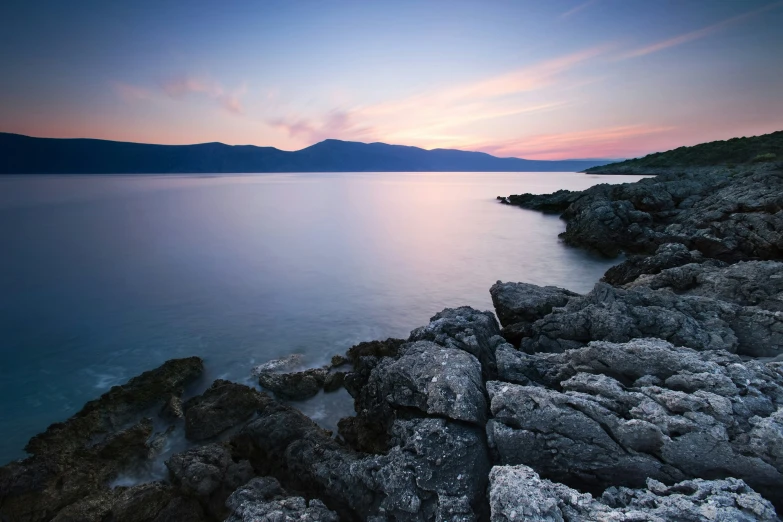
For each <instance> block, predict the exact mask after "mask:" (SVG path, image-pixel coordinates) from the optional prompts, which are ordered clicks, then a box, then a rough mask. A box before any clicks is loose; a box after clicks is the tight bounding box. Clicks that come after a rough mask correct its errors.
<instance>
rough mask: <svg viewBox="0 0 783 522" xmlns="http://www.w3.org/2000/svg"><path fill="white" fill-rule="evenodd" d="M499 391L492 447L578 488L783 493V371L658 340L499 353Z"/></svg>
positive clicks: (504, 458) (490, 387)
mask: <svg viewBox="0 0 783 522" xmlns="http://www.w3.org/2000/svg"><path fill="white" fill-rule="evenodd" d="M497 354H498V361H499V369H500V372H499V373H500V375H502V376H503V377H511V379H512V380H515V381H517V382H521V383H522V384H523V385H517V384H511V383H507V382H490V383H487V391H488V393H489V396H490V399H491V406H490V410H491V415H492V418H491V419H490V421H489V422H488V424H487V433H488V439H489V441H490V447H491V448H492V450H493V451H494V452H495V455H496V456H497V458H498V459H499V462H500V463H501V464H509V465H516V464H525V465H528V466H531V467H533V468H534V469H535V470H536V471H537V472H539V473H542V474H543V475H545V476H547V477H549V478H551V479H553V480H557V481H559V482H563V483H565V484H568V485H571V486H573V487H579V488H587V489H592V490H599V489H602V488H605V487H608V486H613V485H623V486H630V487H642V486H643V485H644V480H645V479H646V478H647V477H652V478H654V479H656V480H660V481H663V482H667V483H672V482H676V481H680V480H684V479H688V478H699V477H711V478H723V477H735V478H741V479H743V480H745V481H746V482H747V483H748V484H750V485H751V487H753V488H754V489H755V490H756V491H758V492H760V493H761V494H762V495H764V496H766V497H767V498H769V499H770V500H773V501H774V500H775V498H776V494H775V493H774V491H777V490H778V489H779V488H780V487H782V486H783V467H781V459H780V457H779V455H780V447H781V443H780V440H781V439H780V437H781V425H780V414H779V413H777V412H778V411H779V410H780V408H781V406H783V364H781V363H775V362H770V363H762V362H759V361H742V360H741V359H739V358H738V357H737V356H735V355H732V354H729V353H727V352H714V351H706V352H697V351H694V350H691V349H688V348H682V347H674V346H672V345H671V344H669V343H666V342H663V341H660V340H655V339H637V340H634V341H631V342H628V343H623V344H615V343H608V342H593V343H590V344H589V345H588V346H587V347H585V348H581V349H577V350H570V351H567V352H565V353H561V354H534V355H529V354H524V353H521V352H515V351H514V350H513V348H510V347H500V348H499V349H498V352H497Z"/></svg>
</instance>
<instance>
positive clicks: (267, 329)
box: [0, 173, 639, 464]
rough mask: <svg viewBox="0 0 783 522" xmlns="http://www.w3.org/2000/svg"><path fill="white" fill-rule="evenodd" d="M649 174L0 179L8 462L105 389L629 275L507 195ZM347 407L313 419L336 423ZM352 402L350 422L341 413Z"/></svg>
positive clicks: (245, 370) (330, 402)
mask: <svg viewBox="0 0 783 522" xmlns="http://www.w3.org/2000/svg"><path fill="white" fill-rule="evenodd" d="M637 179H639V178H638V177H636V176H593V175H585V174H574V173H350V174H259V175H239V176H237V175H219V176H27V177H4V178H0V238H1V243H2V247H1V248H0V412H1V414H0V433H2V434H3V437H2V438H1V439H0V464H2V463H4V462H6V461H8V460H10V459H13V458H18V457H22V456H23V455H24V453H23V451H22V448H23V446H24V444H25V443H26V441H27V440H28V438H29V437H30V436H32V435H34V434H35V433H38V432H40V431H42V430H43V429H45V428H46V426H47V425H49V424H50V423H51V422H54V421H60V420H64V419H66V418H67V417H69V416H70V415H72V414H73V413H75V412H76V411H78V410H79V409H80V408H81V407H82V406H83V404H84V403H85V402H86V401H87V400H90V399H93V398H95V397H97V396H99V395H100V394H102V393H103V392H105V391H106V390H107V389H108V388H109V387H111V386H113V385H116V384H121V383H123V382H125V381H127V380H128V379H129V378H130V377H132V376H134V375H136V374H138V373H140V372H141V371H144V370H147V369H150V368H153V367H155V366H157V365H159V364H160V363H162V362H163V361H165V360H167V359H170V358H174V357H184V356H190V355H199V356H201V357H203V358H204V359H205V361H206V366H207V373H208V375H207V376H206V378H205V380H204V382H205V383H208V382H211V380H212V379H214V378H217V377H223V378H228V379H232V380H237V381H242V382H250V380H249V373H250V370H251V368H252V366H253V365H254V364H258V363H261V362H264V361H266V360H268V359H271V358H275V357H279V356H281V355H286V354H289V353H294V352H298V353H303V354H305V356H306V357H307V362H308V364H309V365H311V366H316V365H321V364H324V363H325V362H326V361H328V360H329V358H330V357H331V356H332V355H334V354H337V353H343V352H344V351H345V350H346V349H347V348H348V347H350V346H351V345H353V344H355V343H357V342H359V341H365V340H371V339H381V338H386V337H390V336H395V337H406V336H407V335H408V333H409V331H410V330H411V329H413V328H415V327H417V326H420V325H423V324H426V323H427V322H428V319H429V317H430V316H432V315H433V314H434V313H436V312H438V311H440V310H441V309H443V308H444V307H449V306H460V305H470V306H474V307H476V308H480V309H487V310H491V309H492V303H491V300H490V296H489V287H490V286H491V285H492V284H493V283H494V282H495V281H497V280H499V279H500V280H504V281H509V280H510V281H527V282H531V283H536V284H552V285H558V286H564V287H566V288H570V289H572V290H575V291H579V292H584V291H587V290H589V289H590V288H592V286H593V284H594V283H595V282H596V281H597V280H598V279H599V278H600V277H601V275H602V274H603V273H604V271H605V270H606V269H607V268H608V267H609V266H611V265H612V264H613V263H614V262H616V261H611V260H606V259H601V258H597V257H593V256H590V255H588V254H586V253H584V252H582V251H579V250H576V249H573V248H569V247H565V246H564V245H562V244H561V243H560V242H559V241H558V238H557V234H558V233H559V232H561V231H562V230H563V229H564V224H563V222H562V221H560V220H559V219H558V218H557V217H556V216H545V215H542V214H540V213H537V212H532V211H527V210H522V209H519V208H516V207H509V206H505V205H501V204H499V203H498V202H497V201H496V200H495V196H498V195H503V196H505V195H508V194H518V193H522V192H534V193H547V192H552V191H554V190H557V189H561V188H567V189H574V190H581V189H584V188H587V187H589V186H591V185H594V184H596V183H619V182H626V181H635V180H637ZM345 395H346V394H345V393H344V392H343V393H342V394H340V393H338V394H337V395H333V398H330V397H329V396H328V395H327V396H324V397H321V398H320V399H319V400H316V401H311V402H309V403H307V404H302V405H300V406H301V407H302V409H303V411H305V412H306V413H308V414H310V415H312V416H314V417H315V418H317V419H321V420H322V422H324V423H325V424H326V425H330V424H332V423H333V420H334V419H335V418H336V417H337V416H340V415H344V414H347V413H348V411H345V410H346V407H349V404H348V402H347V401H346V400H345ZM346 405H348V406H346Z"/></svg>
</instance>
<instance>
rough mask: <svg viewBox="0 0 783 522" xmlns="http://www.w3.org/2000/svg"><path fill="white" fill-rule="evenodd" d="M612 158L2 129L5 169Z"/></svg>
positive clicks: (446, 167)
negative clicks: (57, 135) (50, 134)
mask: <svg viewBox="0 0 783 522" xmlns="http://www.w3.org/2000/svg"><path fill="white" fill-rule="evenodd" d="M605 163H607V160H603V161H602V160H564V161H538V160H526V159H519V158H498V157H495V156H491V155H489V154H485V153H483V152H467V151H462V150H450V149H434V150H425V149H420V148H417V147H405V146H402V145H387V144H385V143H359V142H352V141H340V140H325V141H322V142H320V143H316V144H315V145H312V146H310V147H307V148H304V149H302V150H297V151H292V152H289V151H284V150H280V149H276V148H274V147H256V146H253V145H225V144H223V143H202V144H198V145H149V144H144V143H126V142H119V141H106V140H93V139H54V138H33V137H29V136H22V135H20V134H9V133H0V174H174V173H182V174H184V173H231V172H234V173H242V172H247V173H255V172H578V171H582V170H585V169H588V168H590V167H594V166H597V165H603V164H605Z"/></svg>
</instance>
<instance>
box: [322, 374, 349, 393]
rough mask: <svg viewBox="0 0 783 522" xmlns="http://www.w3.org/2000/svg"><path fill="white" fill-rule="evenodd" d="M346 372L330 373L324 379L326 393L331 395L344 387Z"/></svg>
mask: <svg viewBox="0 0 783 522" xmlns="http://www.w3.org/2000/svg"><path fill="white" fill-rule="evenodd" d="M345 374H346V372H329V373H327V374H326V378H325V379H324V391H325V392H327V393H329V392H333V391H337V390H339V389H340V388H342V387H343V382H344V381H345Z"/></svg>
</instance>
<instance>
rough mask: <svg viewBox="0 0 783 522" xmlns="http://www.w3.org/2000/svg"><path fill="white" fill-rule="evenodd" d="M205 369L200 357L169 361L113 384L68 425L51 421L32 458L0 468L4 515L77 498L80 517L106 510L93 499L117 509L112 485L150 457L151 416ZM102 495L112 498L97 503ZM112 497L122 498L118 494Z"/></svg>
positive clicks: (59, 506)
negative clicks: (131, 468)
mask: <svg viewBox="0 0 783 522" xmlns="http://www.w3.org/2000/svg"><path fill="white" fill-rule="evenodd" d="M202 370H203V363H202V361H201V359H199V358H197V357H191V358H188V359H174V360H171V361H167V362H166V363H164V364H163V365H162V366H160V367H159V368H157V369H155V370H151V371H148V372H144V373H143V374H141V375H139V376H138V377H134V378H133V379H131V380H130V381H129V382H128V383H127V384H124V385H122V386H115V387H113V388H112V389H111V390H109V391H108V392H107V393H105V394H103V395H102V396H101V397H100V398H99V399H96V400H94V401H90V402H88V403H87V404H86V405H85V406H84V408H82V410H81V411H79V412H78V413H76V414H75V415H74V416H72V417H71V418H70V419H68V420H67V421H66V422H63V423H56V424H52V425H51V426H50V427H49V428H48V429H47V430H46V431H45V432H44V433H42V434H40V435H36V436H35V437H33V438H32V439H31V440H30V442H29V443H28V445H27V447H26V450H27V451H28V452H29V453H31V456H30V457H28V458H27V459H25V460H22V461H18V462H12V463H10V464H8V465H6V466H4V467H2V468H0V519H4V520H14V521H38V520H51V519H52V518H54V517H55V515H57V514H58V513H59V512H60V511H61V510H63V508H65V507H66V506H69V505H72V504H75V503H79V506H81V507H78V506H74V507H73V508H72V509H73V510H74V511H73V513H75V514H74V517H75V518H76V519H79V518H78V516H77V515H76V513H81V512H83V513H85V515H84V516H85V517H87V513H88V512H89V513H98V512H101V509H103V507H100V506H98V507H95V509H93V507H90V506H92V504H90V503H97V504H101V503H105V504H106V506H109V508H108V509H109V512H114V511H113V510H114V509H115V507H112V506H113V504H111V502H114V501H113V500H112V501H111V502H110V501H109V500H110V499H109V497H108V496H107V495H109V492H108V491H109V490H108V484H109V483H110V482H111V481H112V480H113V479H115V478H116V477H117V476H118V475H119V474H120V473H121V472H122V471H123V470H124V469H126V468H128V467H131V466H133V465H135V464H137V463H139V462H142V461H145V460H147V459H148V458H149V456H150V447H149V446H148V442H147V441H148V440H149V439H150V436H151V435H152V433H153V422H152V420H151V419H149V418H145V415H150V416H155V415H156V413H157V412H159V411H161V408H162V407H163V405H164V403H165V402H166V401H167V400H168V399H169V398H170V397H171V396H177V397H178V396H180V395H181V393H182V391H183V389H184V387H185V386H186V385H187V384H188V383H190V382H192V381H194V380H195V379H197V378H198V377H199V376H200V375H201V372H202ZM122 491H126V490H122ZM128 491H130V490H128ZM144 491H146V490H132V492H131V493H133V494H135V493H136V492H139V494H141V492H144ZM131 493H128V494H131ZM145 494H146V493H145ZM155 494H156V495H157V493H155ZM112 495H113V494H112ZM101 498H105V499H107V500H105V501H104V500H96V499H101ZM117 498H119V497H117ZM123 498H124V497H123ZM134 498H135V497H134ZM156 498H157V497H156ZM111 499H115V500H116V498H115V496H111ZM128 502H130V500H128ZM97 504H96V505H97ZM99 508H100V509H99ZM116 509H121V508H116ZM96 510H97V511H96ZM69 516H70V515H69ZM90 516H92V515H90ZM95 516H98V515H95ZM63 517H65V515H63ZM64 520H67V518H64ZM140 520H141V519H140Z"/></svg>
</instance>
